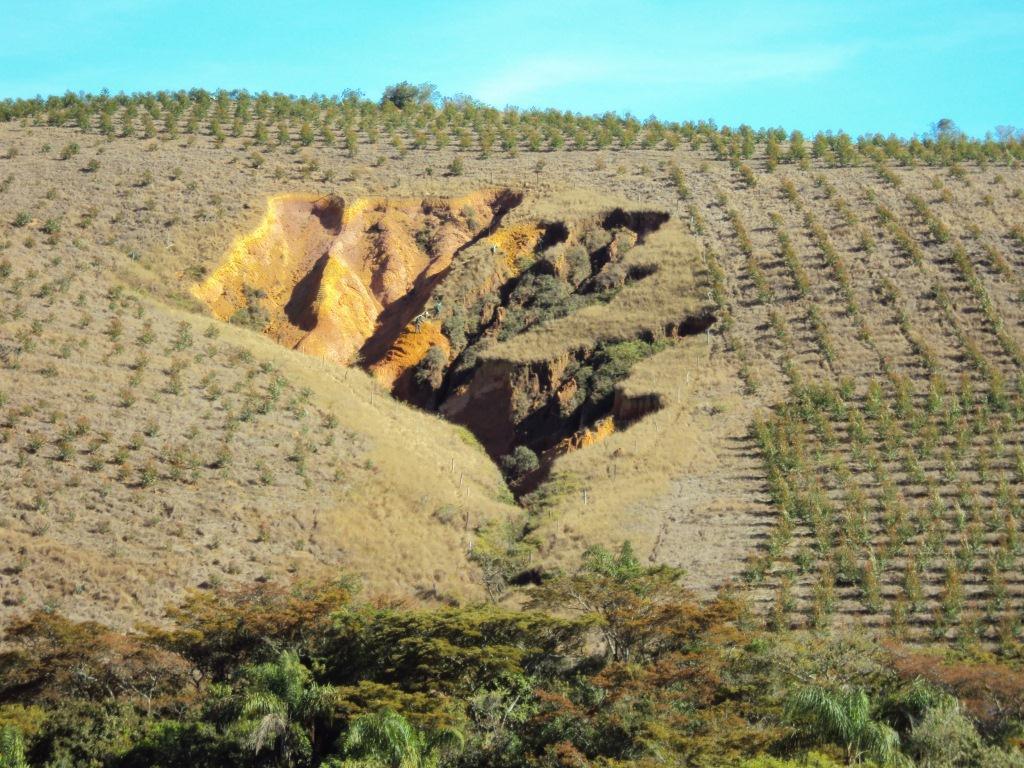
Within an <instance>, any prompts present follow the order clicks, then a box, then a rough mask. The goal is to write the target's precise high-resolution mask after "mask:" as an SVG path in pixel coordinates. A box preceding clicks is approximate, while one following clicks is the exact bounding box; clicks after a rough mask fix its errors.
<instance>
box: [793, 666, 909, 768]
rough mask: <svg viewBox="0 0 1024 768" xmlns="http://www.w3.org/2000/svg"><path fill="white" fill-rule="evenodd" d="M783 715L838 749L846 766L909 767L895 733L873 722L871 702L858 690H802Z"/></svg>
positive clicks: (813, 735) (884, 724)
mask: <svg viewBox="0 0 1024 768" xmlns="http://www.w3.org/2000/svg"><path fill="white" fill-rule="evenodd" d="M786 714H787V716H788V718H789V720H790V721H791V722H792V723H793V724H794V725H795V726H796V727H797V728H798V729H800V730H802V731H803V732H804V733H805V734H806V735H807V736H809V737H810V738H813V739H824V740H827V741H831V742H833V743H834V744H837V745H838V746H840V747H842V748H843V750H844V751H845V752H846V760H847V762H848V763H860V762H861V761H863V760H864V759H868V760H873V761H874V762H876V763H879V764H880V765H900V766H902V765H909V761H908V760H907V759H906V757H905V756H904V755H903V754H902V753H901V752H900V737H899V734H897V733H896V731H895V730H893V729H892V728H891V727H890V726H889V725H888V724H886V723H884V722H882V721H880V720H876V719H874V717H873V713H872V707H871V700H870V698H868V694H867V693H866V692H865V691H864V690H863V689H862V688H852V689H849V690H840V691H832V690H828V689H826V688H821V687H818V686H809V687H806V688H803V689H801V690H799V691H797V692H796V693H794V694H793V696H792V697H791V698H790V700H789V702H788V703H787V707H786Z"/></svg>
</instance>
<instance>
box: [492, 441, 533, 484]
mask: <svg viewBox="0 0 1024 768" xmlns="http://www.w3.org/2000/svg"><path fill="white" fill-rule="evenodd" d="M501 468H502V469H503V470H505V474H506V475H508V476H509V477H512V478H519V477H522V476H523V475H526V474H529V473H530V472H535V471H537V470H538V469H540V459H538V458H537V454H536V453H535V452H534V451H531V450H530V449H529V448H527V447H526V446H525V445H517V446H516V447H515V448H514V449H513V451H512V452H511V453H508V454H505V455H504V456H502V457H501Z"/></svg>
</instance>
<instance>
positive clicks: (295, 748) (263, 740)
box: [234, 651, 338, 766]
mask: <svg viewBox="0 0 1024 768" xmlns="http://www.w3.org/2000/svg"><path fill="white" fill-rule="evenodd" d="M242 677H243V680H244V683H243V688H242V690H241V696H240V701H239V707H238V719H237V721H236V722H235V724H234V728H235V729H237V730H238V732H239V734H240V735H241V737H242V739H243V741H244V743H245V744H246V746H247V747H248V748H249V749H250V750H251V752H252V754H253V756H254V757H259V755H260V754H261V753H262V752H263V751H264V750H265V749H266V750H270V751H272V752H274V753H276V755H277V758H278V761H277V762H278V764H280V765H288V766H292V765H296V764H300V765H316V764H317V760H318V756H319V755H320V754H321V753H322V751H323V746H324V744H323V741H324V739H323V738H320V739H319V740H318V738H317V737H318V731H317V726H318V725H319V724H321V723H324V722H327V721H329V720H330V719H331V716H332V715H333V712H334V708H335V704H336V701H337V698H338V695H337V691H336V690H335V688H334V687H333V686H330V685H320V684H318V683H316V682H314V680H313V675H312V673H310V671H309V670H308V669H307V668H306V667H305V666H304V665H303V664H302V662H301V661H300V660H299V657H298V654H296V653H295V652H294V651H284V652H282V653H281V654H280V656H278V658H277V659H276V660H275V661H272V662H267V663H265V664H259V665H256V666H252V667H248V668H246V669H245V670H243V673H242Z"/></svg>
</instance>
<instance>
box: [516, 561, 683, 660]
mask: <svg viewBox="0 0 1024 768" xmlns="http://www.w3.org/2000/svg"><path fill="white" fill-rule="evenodd" d="M682 575H683V571H682V570H680V569H678V568H671V567H669V566H667V565H657V566H644V565H641V563H640V561H639V560H638V559H637V557H636V554H635V553H634V552H633V547H632V545H631V544H630V543H629V542H628V541H627V542H624V543H623V544H622V546H621V548H620V549H619V552H618V554H617V555H616V554H612V553H611V552H609V551H608V550H607V549H605V548H604V547H600V546H597V547H592V548H590V549H588V550H587V551H586V552H585V553H584V555H583V563H582V565H581V567H580V568H579V570H578V571H577V572H576V573H574V574H572V575H565V576H562V577H560V578H558V579H555V580H553V581H551V582H549V583H548V584H545V585H541V586H540V587H539V588H538V589H536V590H535V591H534V594H533V597H532V599H531V607H534V608H539V607H540V606H548V607H552V606H557V607H559V608H562V609H568V610H573V611H577V612H579V613H583V614H588V615H593V616H596V617H597V619H598V628H599V630H600V633H601V636H602V638H603V640H604V643H605V649H606V652H607V655H608V656H609V657H610V658H611V659H612V660H613V661H621V662H630V661H636V662H639V661H643V660H645V659H649V658H652V657H655V656H657V655H658V654H659V653H661V652H662V651H664V650H666V649H669V648H673V647H676V646H678V644H679V642H680V640H681V638H684V637H690V636H691V635H692V630H693V621H694V620H695V618H696V616H697V615H698V614H697V613H694V612H693V611H691V610H688V608H690V607H692V606H693V595H692V593H691V592H690V591H689V590H688V589H687V588H686V587H684V586H683V585H681V584H680V583H679V581H680V579H681V578H682ZM700 620H702V619H698V621H700Z"/></svg>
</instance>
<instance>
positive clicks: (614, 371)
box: [194, 189, 714, 494]
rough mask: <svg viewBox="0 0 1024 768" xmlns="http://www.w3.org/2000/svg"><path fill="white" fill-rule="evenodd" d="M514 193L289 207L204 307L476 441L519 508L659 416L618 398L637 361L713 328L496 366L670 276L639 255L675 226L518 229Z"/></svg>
mask: <svg viewBox="0 0 1024 768" xmlns="http://www.w3.org/2000/svg"><path fill="white" fill-rule="evenodd" d="M522 199H523V198H522V194H520V193H518V192H516V191H513V190H507V189H503V190H485V191H480V192H475V193H471V194H469V195H465V196H463V197H459V198H424V199H412V198H359V199H355V200H352V201H346V200H344V199H342V198H341V197H338V196H328V197H315V196H308V195H281V196H277V197H274V198H271V199H270V200H269V201H268V208H267V212H266V214H265V216H264V218H263V220H262V221H261V222H260V224H259V225H258V226H257V227H256V228H255V229H254V230H253V231H252V232H250V233H249V234H247V235H245V236H243V237H241V238H239V239H238V240H236V242H235V243H234V244H233V245H232V247H231V250H230V251H229V253H228V255H227V257H226V259H225V261H224V262H223V263H222V264H221V266H220V267H219V268H218V269H217V270H216V271H215V272H214V273H213V274H212V275H211V276H210V277H209V278H208V279H207V280H206V281H205V282H204V283H202V284H201V285H198V286H196V287H195V289H194V292H195V293H196V295H197V296H198V297H199V298H201V299H202V300H203V301H205V302H206V303H207V305H208V306H210V307H211V309H212V310H213V312H214V313H215V314H216V315H217V316H218V317H221V318H222V319H225V320H230V321H231V322H235V323H239V324H242V325H247V326H249V327H251V328H253V329H255V330H259V331H261V332H263V333H265V334H266V335H268V336H271V337H272V338H274V339H275V340H277V341H278V342H279V343H281V344H284V345H286V346H289V347H292V348H295V349H298V350H300V351H303V352H306V353H308V354H312V355H316V356H319V357H321V358H324V359H326V360H329V361H333V362H337V363H341V364H357V365H360V366H362V367H363V368H365V369H366V370H367V371H369V372H370V373H372V374H373V375H374V376H376V377H377V379H378V380H379V381H381V383H382V384H384V385H385V386H387V387H388V388H389V389H390V390H391V392H392V393H393V395H394V396H395V397H396V398H398V399H401V400H404V401H406V402H408V403H411V404H413V405H416V406H418V407H420V408H424V409H428V410H431V411H435V412H437V413H439V414H441V415H442V416H444V417H445V418H447V419H449V420H451V421H453V422H456V423H459V424H462V425H464V426H466V427H468V428H469V429H470V430H471V431H472V432H473V433H474V434H475V435H476V437H477V438H478V439H479V440H480V442H481V444H482V445H483V446H484V448H485V449H486V450H487V451H488V453H489V454H490V455H491V457H492V458H493V459H494V460H495V461H497V462H499V463H500V464H501V466H502V467H503V470H504V471H505V473H506V476H507V477H508V478H509V479H510V483H511V486H512V488H513V490H514V491H515V492H516V493H517V494H522V493H525V492H528V491H530V490H531V489H533V488H535V487H536V486H537V485H538V484H539V483H540V482H542V481H543V479H544V478H545V477H546V476H547V473H548V470H549V468H550V466H551V463H552V462H553V460H554V459H555V458H556V457H557V456H558V455H560V454H562V453H565V452H568V451H571V450H575V449H578V448H581V447H585V446H587V445H589V444H591V443H593V442H597V441H599V440H601V439H603V438H604V437H606V436H607V435H608V434H611V433H612V432H614V431H615V430H616V429H622V428H624V427H625V426H628V425H629V424H630V423H632V422H633V421H635V420H637V419H639V418H642V417H643V416H644V415H646V414H648V413H650V412H652V411H655V410H657V409H658V408H660V407H661V404H660V403H659V402H657V397H656V396H648V397H646V398H644V397H634V398H627V397H625V396H624V395H623V394H622V392H621V391H620V390H619V389H618V388H617V386H616V385H617V383H618V382H620V381H622V380H623V379H624V378H625V377H626V376H627V375H628V374H629V372H630V370H631V369H632V367H633V365H635V363H636V362H638V361H639V360H641V359H643V358H645V357H647V356H649V355H651V354H654V353H656V352H658V351H659V350H660V349H662V348H664V347H665V346H666V345H667V344H668V343H669V342H668V339H670V338H672V337H676V336H685V335H689V334H694V333H700V332H702V331H703V330H705V329H706V328H707V327H709V326H710V325H711V323H713V322H714V317H713V316H712V315H711V314H703V315H699V316H695V317H684V318H680V320H679V322H678V323H673V324H669V325H668V326H667V327H665V328H664V329H661V330H660V331H659V333H651V332H647V333H645V334H638V335H636V336H633V337H626V338H622V339H619V340H609V341H603V342H601V343H598V344H596V345H594V346H583V347H579V348H577V349H575V350H573V351H572V352H570V353H567V354H564V355H562V356H560V357H558V358H557V359H553V360H546V361H542V362H531V363H522V364H519V363H512V362H508V361H502V360H498V359H494V358H492V357H488V356H487V355H486V354H485V353H486V352H487V350H489V349H491V348H493V347H494V345H495V344H496V343H500V342H509V341H511V340H513V339H515V338H516V337H518V336H519V335H520V334H523V333H525V332H527V331H529V330H531V329H533V328H536V327H538V326H539V325H541V324H542V323H545V322H548V321H551V320H555V319H557V318H559V317H563V316H566V315H569V314H572V313H573V312H576V311H578V310H580V309H582V308H584V307H586V306H588V305H592V304H596V303H600V302H607V301H610V300H611V298H612V297H614V296H615V295H616V293H618V292H619V291H620V290H622V288H623V287H624V286H626V285H627V284H629V283H631V282H636V281H641V280H645V279H647V278H649V277H650V276H651V275H653V274H655V273H656V272H657V265H656V264H646V263H633V264H629V265H627V263H626V260H625V259H626V255H627V254H628V253H629V251H630V250H631V249H632V248H634V247H635V246H637V245H640V244H642V243H643V242H644V240H645V239H646V238H647V237H648V236H649V235H650V234H651V233H652V232H655V231H656V230H657V229H658V228H659V227H661V226H662V225H663V224H664V223H665V222H666V221H667V220H668V218H669V217H668V214H665V213H662V212H658V211H644V210H638V211H627V210H624V209H621V208H617V209H614V210H612V211H610V212H608V213H607V214H605V215H603V216H599V217H596V218H591V219H589V220H580V221H573V220H565V221H529V220H522V218H520V220H517V221H513V222H511V223H508V224H506V221H505V220H506V217H507V216H508V214H510V213H511V212H512V211H514V210H515V208H516V207H517V206H519V205H520V204H521V202H522Z"/></svg>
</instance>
